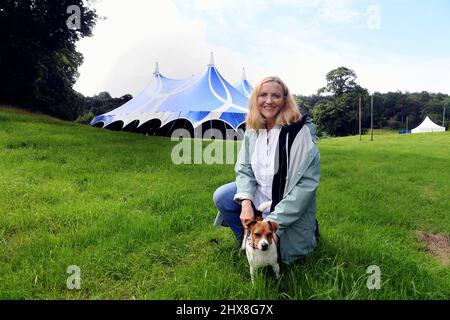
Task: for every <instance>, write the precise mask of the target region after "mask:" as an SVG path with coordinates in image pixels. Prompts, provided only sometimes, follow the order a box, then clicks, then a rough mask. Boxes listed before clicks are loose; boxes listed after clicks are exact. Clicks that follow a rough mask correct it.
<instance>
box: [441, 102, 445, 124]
mask: <svg viewBox="0 0 450 320" xmlns="http://www.w3.org/2000/svg"><path fill="white" fill-rule="evenodd" d="M442 126H443V127H444V128H445V106H444V111H443V114H442Z"/></svg>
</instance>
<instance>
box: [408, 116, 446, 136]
mask: <svg viewBox="0 0 450 320" xmlns="http://www.w3.org/2000/svg"><path fill="white" fill-rule="evenodd" d="M444 131H445V127H441V126H438V125H437V124H436V123H434V122H433V121H431V119H430V118H429V117H426V118H425V120H423V122H422V123H421V124H419V125H418V126H417V127H416V128H414V129H412V130H411V133H421V132H444Z"/></svg>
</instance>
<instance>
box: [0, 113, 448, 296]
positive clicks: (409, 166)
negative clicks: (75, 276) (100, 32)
mask: <svg viewBox="0 0 450 320" xmlns="http://www.w3.org/2000/svg"><path fill="white" fill-rule="evenodd" d="M369 139H370V136H364V137H363V141H361V142H360V141H359V137H346V138H338V139H326V140H322V141H320V142H319V149H320V151H321V185H320V188H319V191H318V203H317V205H318V219H319V222H320V227H321V242H320V245H319V248H318V250H317V251H316V252H315V253H314V254H313V255H312V256H310V257H309V258H308V259H306V260H305V261H304V262H303V263H301V264H297V265H295V266H292V267H284V268H283V270H282V272H283V273H282V277H281V279H280V280H276V279H274V278H273V277H271V276H270V274H269V275H267V274H264V272H261V273H260V274H259V276H258V278H257V281H256V285H255V286H254V287H252V286H251V285H249V283H250V276H249V270H248V265H247V261H246V258H245V255H244V254H240V253H238V251H237V250H236V249H235V242H234V238H233V236H232V234H231V231H230V230H229V229H226V228H214V227H213V226H212V222H213V220H214V217H215V214H216V209H215V207H214V204H213V202H212V193H213V192H214V190H215V189H216V188H217V187H219V186H220V185H222V184H224V183H227V182H230V181H232V180H234V172H233V165H232V164H228V165H220V164H214V165H207V164H202V165H195V164H190V165H175V164H173V163H172V160H171V152H172V150H173V147H174V146H176V145H177V144H178V142H176V141H170V139H169V138H164V137H145V136H142V135H136V134H131V133H124V132H111V131H108V130H102V129H98V128H91V127H88V126H83V125H78V124H73V123H68V122H63V121H59V120H55V119H53V118H50V117H46V116H41V115H33V114H27V113H26V112H17V111H15V110H12V109H7V108H0V279H1V281H0V298H1V299H23V298H25V299H449V298H450V268H449V243H448V235H449V230H450V197H449V196H448V195H449V194H450V183H449V181H450V132H446V133H433V134H420V135H398V134H383V135H380V134H376V135H375V141H373V142H371V141H369ZM208 144H209V142H203V146H204V147H207V146H208ZM72 265H75V266H78V267H79V268H80V271H81V288H80V289H74V290H69V289H68V288H67V279H68V277H70V276H71V273H70V272H69V273H68V272H67V270H68V267H69V266H72ZM371 265H376V266H378V267H379V268H380V270H381V288H380V289H378V290H377V289H374V290H369V289H368V288H367V281H368V279H369V277H370V276H371V274H370V273H367V268H368V267H369V266H371ZM369 280H370V279H369Z"/></svg>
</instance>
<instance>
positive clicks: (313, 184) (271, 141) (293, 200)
mask: <svg viewBox="0 0 450 320" xmlns="http://www.w3.org/2000/svg"><path fill="white" fill-rule="evenodd" d="M246 128H247V130H246V132H245V135H244V139H243V141H242V146H241V150H240V152H239V155H238V160H237V162H236V166H235V171H236V181H235V182H232V183H229V184H226V185H224V186H222V187H220V188H218V189H217V190H216V192H215V193H214V196H213V198H214V202H215V204H216V207H217V208H218V210H219V212H218V215H217V217H216V221H215V222H214V225H216V226H219V225H227V226H229V227H230V228H231V230H232V231H233V233H234V234H235V236H236V238H237V239H238V241H239V243H241V242H242V238H243V233H244V227H243V226H244V225H246V222H248V221H249V220H252V219H253V218H254V210H255V208H257V207H258V206H259V205H260V204H261V203H263V202H266V201H272V204H271V207H270V210H266V211H265V212H263V218H264V219H265V220H271V221H275V222H277V223H278V226H279V227H278V231H277V235H278V237H279V239H280V253H281V258H282V260H283V261H284V262H285V263H288V264H289V263H292V262H294V261H295V260H297V259H299V258H303V257H305V256H306V255H308V254H309V253H311V252H312V251H313V250H314V249H315V248H316V246H317V239H316V237H317V236H318V229H317V224H316V190H317V187H318V185H319V180H320V154H319V150H318V148H317V146H316V144H315V142H316V137H315V130H314V125H313V124H312V122H311V120H310V119H309V117H308V115H307V114H306V112H304V111H303V110H302V111H300V110H299V108H298V106H297V104H296V103H295V100H294V98H293V96H292V95H291V94H290V93H289V89H288V88H287V86H286V85H285V84H284V83H283V81H281V79H280V78H278V77H268V78H265V79H263V80H262V81H261V82H259V83H258V85H256V87H255V89H254V90H253V93H252V95H251V96H250V99H249V113H248V115H247V119H246Z"/></svg>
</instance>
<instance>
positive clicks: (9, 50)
mask: <svg viewBox="0 0 450 320" xmlns="http://www.w3.org/2000/svg"><path fill="white" fill-rule="evenodd" d="M90 2H91V1H90V0H59V1H52V0H2V1H1V2H0V43H2V45H1V46H0V70H2V76H1V77H0V102H3V103H8V104H13V105H19V106H22V107H25V108H29V109H33V110H39V111H41V112H44V113H47V114H50V115H53V116H57V117H60V118H63V119H74V118H75V117H76V115H77V114H78V113H79V111H80V108H81V107H82V104H83V102H82V99H83V97H82V96H81V95H79V94H77V93H76V92H75V91H74V90H73V89H72V86H73V84H74V83H75V81H76V79H77V77H78V72H77V69H78V67H79V66H80V65H81V63H82V61H83V57H82V55H81V54H80V53H79V52H77V51H76V48H75V42H76V41H78V40H79V39H81V38H83V37H86V36H90V35H91V32H92V29H93V27H94V25H95V22H96V19H97V15H96V13H95V10H93V9H92V8H90ZM73 5H75V6H77V8H78V9H79V10H80V19H79V20H78V22H79V28H78V26H77V25H75V26H76V28H70V27H69V26H70V24H69V25H68V23H67V22H68V20H69V18H70V17H71V15H73V13H74V12H76V11H69V13H68V12H67V11H68V8H69V6H73ZM5 44H6V45H5Z"/></svg>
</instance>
